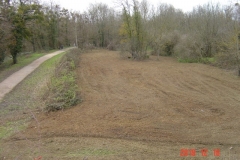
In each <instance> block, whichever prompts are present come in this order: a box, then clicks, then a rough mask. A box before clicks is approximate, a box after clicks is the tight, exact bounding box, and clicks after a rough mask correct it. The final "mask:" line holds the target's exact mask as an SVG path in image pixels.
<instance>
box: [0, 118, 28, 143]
mask: <svg viewBox="0 0 240 160" xmlns="http://www.w3.org/2000/svg"><path fill="white" fill-rule="evenodd" d="M27 124H28V123H27V122H26V120H18V121H12V122H7V123H6V124H4V125H1V126H0V140H1V139H5V138H7V137H9V136H11V135H12V134H13V133H15V132H19V131H21V130H24V129H25V128H26V127H27Z"/></svg>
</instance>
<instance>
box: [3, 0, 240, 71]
mask: <svg viewBox="0 0 240 160" xmlns="http://www.w3.org/2000/svg"><path fill="white" fill-rule="evenodd" d="M119 9H120V10H119ZM239 13H240V9H239V5H234V4H229V5H228V6H221V5H220V4H213V3H210V2H209V3H208V4H205V5H202V6H196V7H195V8H194V9H193V10H192V11H191V12H188V13H184V12H183V11H181V10H180V9H176V8H174V7H173V6H172V5H169V4H163V3H162V4H159V5H158V6H156V7H154V6H151V4H149V3H148V2H147V1H146V0H143V1H141V2H139V1H137V0H124V1H119V8H117V9H113V8H110V7H108V5H107V4H103V3H96V4H91V5H90V6H89V8H88V10H87V11H85V12H76V11H74V12H73V11H69V10H67V9H65V8H62V7H61V6H59V5H58V4H54V3H52V2H51V3H49V4H48V5H44V4H41V3H40V2H39V1H38V0H24V1H23V0H0V63H2V62H3V61H4V57H5V56H6V55H7V54H10V55H12V58H13V63H17V55H18V54H19V53H20V52H23V51H37V50H50V49H57V48H59V47H60V46H69V45H74V44H75V46H78V47H79V48H82V49H84V48H88V47H107V48H109V49H122V50H124V51H126V52H129V53H131V55H132V57H133V58H134V59H144V58H146V57H147V56H146V55H147V53H148V51H152V54H156V55H158V56H159V55H166V56H176V57H178V58H180V59H188V60H193V61H195V60H199V59H202V58H210V57H215V58H216V59H218V60H219V64H223V65H225V64H226V63H227V64H230V62H231V64H232V65H233V66H240V64H239V61H240V60H239V59H240V56H239V53H238V50H239V48H236V46H237V44H238V41H239V39H238V35H239V17H240V16H239ZM238 46H239V45H238ZM239 70H240V67H239Z"/></svg>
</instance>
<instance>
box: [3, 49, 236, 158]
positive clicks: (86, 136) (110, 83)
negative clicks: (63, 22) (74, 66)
mask: <svg viewBox="0 0 240 160" xmlns="http://www.w3.org/2000/svg"><path fill="white" fill-rule="evenodd" d="M80 59H81V61H80V64H79V67H78V70H77V72H78V81H79V87H80V89H81V93H82V98H83V102H82V103H81V104H80V105H78V106H76V107H74V108H71V109H68V110H65V111H59V112H55V113H49V114H46V113H43V114H39V115H37V119H38V121H34V120H33V122H32V123H31V125H30V126H29V128H28V129H27V130H26V131H24V132H21V133H19V134H17V135H15V136H13V137H12V138H11V139H10V140H8V141H6V142H5V143H4V145H5V147H4V149H3V151H4V153H6V155H4V156H2V157H6V159H7V158H8V157H7V156H8V154H10V150H11V149H10V148H13V146H14V147H15V148H16V149H18V150H19V151H18V153H19V155H21V156H20V159H21V157H22V158H23V157H27V158H30V159H31V158H33V156H35V155H41V156H42V157H43V158H42V159H44V160H45V159H84V158H85V159H89V160H91V159H184V158H186V159H191V158H192V159H225V158H227V159H240V116H239V115H240V79H239V78H238V77H236V76H235V75H233V74H232V73H229V72H227V71H224V70H221V69H219V68H216V67H212V66H208V65H203V64H184V63H178V62H177V60H175V59H173V58H170V57H160V59H159V61H158V60H156V57H151V58H150V60H146V61H140V62H139V61H132V60H126V59H121V58H120V57H119V55H118V53H117V52H113V51H106V50H97V51H93V52H91V53H85V54H82V55H80ZM183 148H186V149H195V150H196V156H192V157H191V158H190V157H181V156H180V151H181V149H183ZM203 148H206V149H208V157H202V155H201V149H203ZM216 148H217V149H220V151H221V155H220V157H215V156H214V153H213V150H214V149H216ZM3 151H2V153H3ZM27 155H32V157H30V156H27ZM10 157H11V156H10ZM86 157H88V158H86ZM0 158H1V156H0Z"/></svg>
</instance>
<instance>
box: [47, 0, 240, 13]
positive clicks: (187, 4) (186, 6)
mask: <svg viewBox="0 0 240 160" xmlns="http://www.w3.org/2000/svg"><path fill="white" fill-rule="evenodd" d="M45 1H47V0H45ZM51 1H52V0H51ZM53 1H54V2H55V3H57V4H60V5H61V7H64V8H67V9H69V10H73V11H80V12H83V11H86V10H87V8H88V6H89V4H90V3H93V4H94V3H96V2H97V3H98V2H102V3H105V4H108V6H110V7H116V3H114V2H116V0H53ZM118 1H119V0H118ZM139 1H140V0H139ZM147 1H148V2H149V3H150V4H152V5H157V4H159V3H168V4H172V5H173V6H174V7H175V8H177V9H182V10H183V11H184V12H188V11H191V10H192V9H193V7H196V6H198V5H203V4H206V3H208V2H213V3H217V2H219V3H220V4H221V5H228V4H231V2H232V4H234V3H236V2H237V1H238V0H147ZM239 1H240V0H239Z"/></svg>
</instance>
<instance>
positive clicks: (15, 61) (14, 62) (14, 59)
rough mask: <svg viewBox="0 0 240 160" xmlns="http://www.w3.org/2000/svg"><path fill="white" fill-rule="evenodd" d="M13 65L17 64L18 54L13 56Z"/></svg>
mask: <svg viewBox="0 0 240 160" xmlns="http://www.w3.org/2000/svg"><path fill="white" fill-rule="evenodd" d="M12 57H13V64H17V53H14V54H12Z"/></svg>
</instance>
